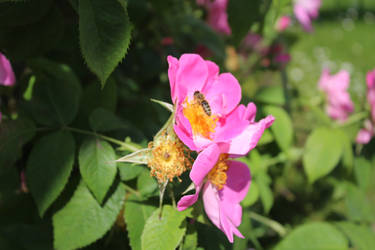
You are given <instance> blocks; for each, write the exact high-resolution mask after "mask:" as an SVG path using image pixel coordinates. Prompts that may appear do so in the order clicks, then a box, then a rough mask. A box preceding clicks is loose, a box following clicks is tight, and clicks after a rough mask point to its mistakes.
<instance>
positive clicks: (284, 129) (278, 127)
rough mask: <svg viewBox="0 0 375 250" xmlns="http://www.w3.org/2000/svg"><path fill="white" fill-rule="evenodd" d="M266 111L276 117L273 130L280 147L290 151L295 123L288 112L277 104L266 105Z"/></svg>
mask: <svg viewBox="0 0 375 250" xmlns="http://www.w3.org/2000/svg"><path fill="white" fill-rule="evenodd" d="M264 112H265V114H267V115H273V116H274V117H275V122H274V123H273V124H272V126H271V131H272V132H273V136H274V137H275V139H276V142H277V144H278V145H279V147H280V148H281V149H282V150H283V151H288V149H289V148H290V146H291V144H292V140H293V124H292V121H291V120H290V117H289V115H288V113H287V112H285V110H284V109H282V108H279V107H275V106H266V107H265V108H264Z"/></svg>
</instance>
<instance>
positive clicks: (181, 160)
mask: <svg viewBox="0 0 375 250" xmlns="http://www.w3.org/2000/svg"><path fill="white" fill-rule="evenodd" d="M149 148H152V157H151V159H150V161H149V162H148V166H149V167H150V169H151V175H152V176H155V177H156V178H157V179H158V182H159V183H164V182H165V181H166V180H170V181H172V180H173V178H174V177H177V178H178V177H179V176H180V175H181V174H182V173H183V172H185V171H186V170H188V169H191V166H192V159H191V157H190V151H189V150H188V149H187V148H186V147H185V146H184V144H183V143H182V142H181V141H180V140H179V139H178V138H176V137H175V136H174V135H168V134H167V133H166V132H163V133H162V134H161V135H160V137H159V138H158V142H157V143H150V144H149Z"/></svg>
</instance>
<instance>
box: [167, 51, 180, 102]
mask: <svg viewBox="0 0 375 250" xmlns="http://www.w3.org/2000/svg"><path fill="white" fill-rule="evenodd" d="M167 61H168V64H169V68H168V78H169V85H170V87H171V99H172V102H173V103H175V102H176V100H177V95H176V91H175V89H176V74H177V69H178V60H177V58H175V57H173V56H168V57H167Z"/></svg>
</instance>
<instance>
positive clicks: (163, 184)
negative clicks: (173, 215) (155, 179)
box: [159, 180, 168, 219]
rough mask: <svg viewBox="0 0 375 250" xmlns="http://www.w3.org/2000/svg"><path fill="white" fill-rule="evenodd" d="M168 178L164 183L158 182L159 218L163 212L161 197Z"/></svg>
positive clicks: (162, 197)
mask: <svg viewBox="0 0 375 250" xmlns="http://www.w3.org/2000/svg"><path fill="white" fill-rule="evenodd" d="M167 185H168V180H167V181H166V182H164V183H159V210H160V211H159V219H161V215H162V213H163V199H164V193H165V189H166V188H167Z"/></svg>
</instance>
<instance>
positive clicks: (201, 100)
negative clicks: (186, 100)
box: [194, 91, 211, 116]
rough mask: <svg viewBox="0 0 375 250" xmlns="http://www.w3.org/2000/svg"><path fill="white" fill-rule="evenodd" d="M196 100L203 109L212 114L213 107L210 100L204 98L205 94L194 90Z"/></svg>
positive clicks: (209, 114)
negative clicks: (209, 102)
mask: <svg viewBox="0 0 375 250" xmlns="http://www.w3.org/2000/svg"><path fill="white" fill-rule="evenodd" d="M194 101H195V102H196V103H198V104H199V105H200V106H201V107H202V109H203V111H204V112H205V113H206V114H207V115H208V116H211V107H210V105H209V104H208V102H207V101H206V99H205V98H204V95H203V94H202V93H201V92H199V91H195V92H194Z"/></svg>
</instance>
